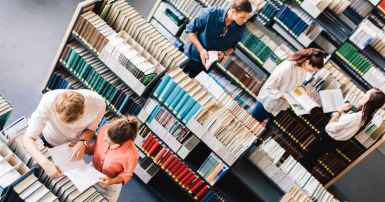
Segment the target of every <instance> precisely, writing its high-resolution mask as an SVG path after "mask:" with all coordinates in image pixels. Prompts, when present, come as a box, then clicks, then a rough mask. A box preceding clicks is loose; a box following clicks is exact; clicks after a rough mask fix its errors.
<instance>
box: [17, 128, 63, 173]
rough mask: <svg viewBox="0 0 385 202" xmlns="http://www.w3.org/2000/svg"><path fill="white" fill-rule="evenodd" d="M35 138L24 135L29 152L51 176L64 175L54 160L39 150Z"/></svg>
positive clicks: (24, 142)
mask: <svg viewBox="0 0 385 202" xmlns="http://www.w3.org/2000/svg"><path fill="white" fill-rule="evenodd" d="M35 140H36V139H35V138H33V137H30V136H24V138H23V144H24V147H25V149H26V150H27V151H28V153H29V154H30V155H31V156H32V157H33V158H34V159H35V160H36V161H37V163H38V164H40V165H41V167H43V169H44V170H45V172H46V173H47V175H48V176H49V177H51V178H54V177H63V174H62V173H63V172H62V171H61V170H60V168H59V166H58V165H56V164H55V163H54V162H51V161H49V160H48V159H47V158H46V157H45V156H44V155H43V154H42V153H41V152H40V150H39V148H38V147H37V145H36V143H35Z"/></svg>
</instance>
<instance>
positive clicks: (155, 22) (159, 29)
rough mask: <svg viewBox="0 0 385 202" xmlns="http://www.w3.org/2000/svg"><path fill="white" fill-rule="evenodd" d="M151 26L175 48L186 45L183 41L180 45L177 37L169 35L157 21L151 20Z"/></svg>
mask: <svg viewBox="0 0 385 202" xmlns="http://www.w3.org/2000/svg"><path fill="white" fill-rule="evenodd" d="M151 24H152V25H153V26H154V27H155V28H156V30H158V31H159V32H160V33H161V34H162V35H163V36H164V37H166V39H167V40H168V41H170V42H171V43H172V44H173V45H174V46H175V47H177V48H180V47H182V46H184V44H183V43H186V42H184V41H183V43H181V42H180V41H179V40H178V38H177V37H175V36H174V35H173V34H171V33H170V32H169V31H168V30H167V29H166V28H164V27H163V25H162V24H160V23H159V22H158V21H157V20H151Z"/></svg>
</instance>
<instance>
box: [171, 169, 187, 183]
mask: <svg viewBox="0 0 385 202" xmlns="http://www.w3.org/2000/svg"><path fill="white" fill-rule="evenodd" d="M189 172H190V169H189V168H188V167H187V166H185V167H184V168H183V171H182V172H181V173H180V174H179V175H177V176H176V177H175V178H176V179H175V181H176V182H179V181H181V180H182V179H183V178H184V177H185V176H186V175H188V173H189Z"/></svg>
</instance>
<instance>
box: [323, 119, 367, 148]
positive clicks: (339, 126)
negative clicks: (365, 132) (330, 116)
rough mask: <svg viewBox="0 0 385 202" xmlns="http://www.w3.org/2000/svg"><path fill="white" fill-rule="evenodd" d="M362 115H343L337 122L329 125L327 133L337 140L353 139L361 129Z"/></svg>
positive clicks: (326, 128) (326, 129)
mask: <svg viewBox="0 0 385 202" xmlns="http://www.w3.org/2000/svg"><path fill="white" fill-rule="evenodd" d="M361 119H362V114H361V113H349V114H342V115H341V116H340V117H339V118H338V119H337V120H336V121H335V122H331V123H328V124H327V125H326V127H325V131H326V132H327V133H328V134H329V135H330V137H332V138H333V139H335V140H339V141H345V140H348V139H350V138H351V137H353V135H355V134H356V133H357V132H358V130H359V129H360V127H361Z"/></svg>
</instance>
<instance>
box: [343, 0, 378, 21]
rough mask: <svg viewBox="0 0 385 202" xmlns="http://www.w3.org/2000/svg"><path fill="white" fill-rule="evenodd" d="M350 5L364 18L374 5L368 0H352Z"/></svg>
mask: <svg viewBox="0 0 385 202" xmlns="http://www.w3.org/2000/svg"><path fill="white" fill-rule="evenodd" d="M349 7H350V8H352V9H354V10H355V11H356V12H357V13H358V14H359V15H360V16H361V17H363V18H364V17H366V16H367V15H368V13H369V12H370V11H371V10H372V9H373V5H372V4H371V3H370V2H368V1H366V0H352V1H351V2H350V5H349Z"/></svg>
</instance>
